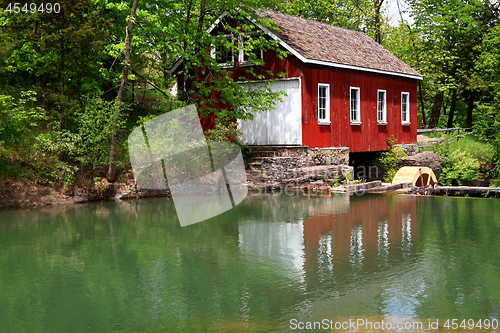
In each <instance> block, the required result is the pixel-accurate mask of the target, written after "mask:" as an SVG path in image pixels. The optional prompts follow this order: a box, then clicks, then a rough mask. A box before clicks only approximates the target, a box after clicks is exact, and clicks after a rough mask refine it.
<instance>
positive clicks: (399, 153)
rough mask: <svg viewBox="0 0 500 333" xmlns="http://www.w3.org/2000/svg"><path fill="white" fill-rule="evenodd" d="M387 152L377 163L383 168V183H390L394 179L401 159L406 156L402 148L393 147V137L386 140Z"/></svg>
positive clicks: (394, 142) (394, 141)
mask: <svg viewBox="0 0 500 333" xmlns="http://www.w3.org/2000/svg"><path fill="white" fill-rule="evenodd" d="M386 141H387V151H386V152H383V153H382V156H381V157H380V158H379V159H378V163H379V164H380V165H381V166H382V167H383V168H384V171H385V175H384V182H386V183H390V182H392V180H393V179H394V176H395V175H396V172H397V171H398V168H399V167H400V165H401V164H402V162H403V157H405V156H407V155H406V153H405V152H404V150H403V148H401V147H398V146H395V144H396V139H395V138H394V136H392V135H391V137H389V138H387V140H386Z"/></svg>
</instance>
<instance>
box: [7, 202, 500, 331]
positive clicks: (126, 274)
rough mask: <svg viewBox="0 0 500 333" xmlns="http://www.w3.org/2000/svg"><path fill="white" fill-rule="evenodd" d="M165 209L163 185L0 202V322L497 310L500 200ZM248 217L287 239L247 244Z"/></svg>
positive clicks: (135, 323)
mask: <svg viewBox="0 0 500 333" xmlns="http://www.w3.org/2000/svg"><path fill="white" fill-rule="evenodd" d="M337 198H338V199H337ZM173 212H174V207H173V204H172V203H171V201H170V200H166V199H163V198H162V199H147V200H137V201H135V200H132V201H125V202H116V203H115V202H107V203H96V204H88V205H87V204H85V205H71V206H54V207H46V208H42V209H36V210H22V211H19V210H12V211H2V212H0V220H1V222H2V223H0V250H1V252H0V253H1V255H0V267H2V269H1V270H0V281H2V285H3V286H4V287H3V288H2V290H1V291H0V292H1V297H0V320H1V321H2V323H3V325H4V326H3V328H2V330H5V331H16V332H17V331H28V330H31V331H32V330H34V331H43V330H46V331H53V332H56V331H68V330H69V331H78V330H83V329H87V330H88V327H91V329H92V328H95V327H96V326H97V327H99V328H101V330H102V331H106V330H108V331H111V330H118V331H119V330H135V331H141V330H142V331H147V330H151V329H152V328H160V327H161V329H163V330H165V331H175V330H182V329H184V330H187V329H190V330H192V331H197V330H203V329H206V327H207V325H213V323H214V322H216V320H214V318H218V319H219V318H225V319H227V318H229V319H227V321H229V322H237V321H239V322H244V323H246V324H242V325H243V326H238V328H241V329H240V330H244V329H245V327H247V326H245V325H247V324H248V325H251V324H252V323H254V322H255V321H260V322H261V323H265V324H264V327H265V328H266V329H271V328H272V327H276V325H279V324H277V323H276V320H277V319H276V318H283V316H284V315H283V313H290V317H291V316H292V313H293V316H298V315H299V314H304V316H306V315H311V314H315V313H316V314H317V313H321V314H328V316H332V317H333V316H337V315H347V316H349V315H353V313H365V314H367V315H370V314H379V313H389V314H391V313H392V314H394V313H396V314H402V315H408V316H418V317H421V318H454V317H460V316H463V315H465V314H468V315H470V317H471V318H486V317H488V316H489V317H496V318H498V316H499V313H498V309H500V264H499V261H498V258H499V257H500V245H499V244H500V242H498V239H499V236H500V205H497V204H496V201H492V200H480V199H464V198H416V197H399V196H385V195H377V196H368V195H365V196H361V197H357V196H351V197H349V196H338V197H334V198H315V197H308V198H306V197H298V196H297V197H294V196H261V197H258V196H254V197H251V196H249V199H248V200H245V201H244V202H243V203H242V204H241V205H239V206H237V207H236V209H234V210H232V211H230V212H227V213H226V214H223V215H221V216H220V217H218V218H214V219H212V220H210V221H207V222H202V223H199V224H195V225H192V226H188V227H185V228H181V227H180V226H179V223H178V221H177V219H176V216H175V214H174V213H173ZM417 213H418V222H419V223H418V228H417ZM245 225H246V226H247V227H248V228H249V229H248V230H254V231H255V233H253V234H251V236H252V237H250V238H249V241H250V240H252V239H257V238H259V237H260V238H259V239H258V240H260V241H267V242H268V243H269V242H273V241H276V240H278V237H279V236H280V235H281V237H282V239H281V240H279V241H280V242H281V243H280V244H283V246H282V247H274V248H273V247H272V246H271V245H272V244H271V245H269V244H268V245H269V246H270V247H269V248H268V249H270V250H272V251H271V252H269V253H272V254H273V255H272V256H271V255H270V256H268V257H266V254H265V253H264V252H262V253H261V254H258V255H256V254H255V251H243V250H244V249H245V248H243V246H242V243H241V239H242V237H245V235H244V234H242V230H243V226H245ZM273 226H274V227H275V229H273ZM252 228H253V229H252ZM280 228H281V229H280ZM280 230H282V231H283V230H288V233H284V232H280ZM296 234H298V235H299V237H298V239H296V238H297V237H296ZM286 235H288V236H286ZM284 236H286V237H284ZM266 237H267V238H266ZM273 237H274V238H273ZM287 237H288V238H287ZM292 241H293V242H295V243H293V244H295V245H296V246H295V245H294V246H295V247H291V246H290V243H289V242H292ZM255 244H257V245H258V244H260V243H258V242H257V241H255ZM287 244H288V245H289V246H288V247H287ZM251 245H252V243H249V244H248V246H249V249H250V250H252V247H251ZM259 246H260V245H259ZM297 249H298V252H294V251H296V250H297ZM273 251H274V252H273ZM273 256H274V257H273ZM295 257H298V258H299V259H300V265H299V266H296V265H295V263H298V262H299V261H296V262H295V261H294V262H291V263H290V261H291V260H293V258H295ZM279 258H285V259H286V260H288V262H289V263H288V265H289V266H286V264H284V263H282V262H281V261H280V259H279ZM350 260H354V262H355V263H356V265H353V263H352V262H351V261H350ZM285 270H289V271H293V272H296V274H295V273H294V274H288V273H286V272H285V273H286V274H284V271H285ZM296 309H307V310H304V312H301V311H298V310H296ZM495 311H496V312H495ZM298 312H300V313H298ZM297 318H298V317H297ZM304 318H306V317H304ZM228 325H229V324H228ZM266 325H267V326H266ZM273 325H275V326H273ZM28 327H29V329H28ZM69 327H71V329H69ZM210 327H213V326H210ZM214 330H216V329H215V328H214ZM264 330H265V329H264ZM276 330H278V331H279V330H280V329H276Z"/></svg>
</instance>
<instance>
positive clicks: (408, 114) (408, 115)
mask: <svg viewBox="0 0 500 333" xmlns="http://www.w3.org/2000/svg"><path fill="white" fill-rule="evenodd" d="M404 95H406V120H403V96H404ZM401 124H402V125H403V126H408V125H410V93H409V92H407V91H402V92H401Z"/></svg>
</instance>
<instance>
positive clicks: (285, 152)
mask: <svg viewBox="0 0 500 333" xmlns="http://www.w3.org/2000/svg"><path fill="white" fill-rule="evenodd" d="M249 148H250V151H251V152H253V153H254V154H255V156H256V157H297V158H299V159H300V161H301V162H302V164H305V163H306V162H307V151H308V149H309V148H308V147H307V146H249Z"/></svg>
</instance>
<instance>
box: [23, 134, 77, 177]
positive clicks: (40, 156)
mask: <svg viewBox="0 0 500 333" xmlns="http://www.w3.org/2000/svg"><path fill="white" fill-rule="evenodd" d="M81 141H82V140H81V137H80V136H79V135H77V134H74V133H71V132H68V131H59V132H50V133H42V134H39V135H38V136H37V137H36V138H35V144H34V148H35V149H36V150H35V153H34V155H33V159H32V161H31V163H32V165H33V167H34V169H35V171H36V174H37V175H38V181H39V182H40V183H42V184H52V183H54V182H59V181H62V182H64V184H66V185H69V184H71V183H72V182H73V179H74V177H75V175H76V172H77V171H78V170H79V169H78V167H76V166H74V165H73V164H72V163H71V161H74V159H75V157H76V156H77V154H78V152H79V150H80V147H81Z"/></svg>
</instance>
